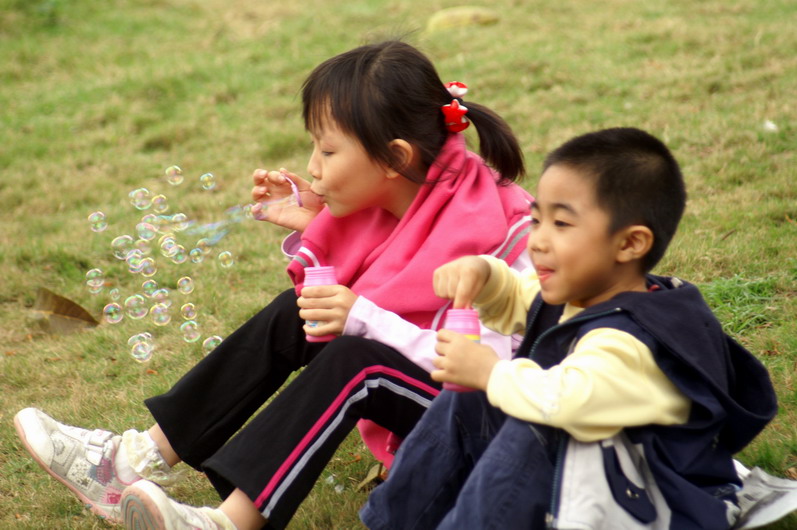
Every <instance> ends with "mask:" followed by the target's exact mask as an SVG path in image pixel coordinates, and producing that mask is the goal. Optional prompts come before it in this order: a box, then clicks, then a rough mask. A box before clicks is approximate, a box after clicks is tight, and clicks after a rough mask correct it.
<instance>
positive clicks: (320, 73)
mask: <svg viewBox="0 0 797 530" xmlns="http://www.w3.org/2000/svg"><path fill="white" fill-rule="evenodd" d="M451 99H452V97H451V95H450V94H449V92H448V90H447V89H446V88H445V86H443V82H442V81H441V80H440V77H439V75H438V74H437V71H436V70H435V68H434V66H433V65H432V63H431V61H430V60H429V59H428V58H427V57H426V56H425V55H424V54H422V53H421V52H420V51H418V50H417V49H416V48H414V47H412V46H410V45H409V44H406V43H404V42H402V41H398V40H390V41H385V42H382V43H379V44H369V45H365V46H360V47H358V48H355V49H353V50H350V51H348V52H345V53H342V54H340V55H337V56H335V57H332V58H331V59H328V60H326V61H324V62H323V63H321V64H320V65H319V66H317V67H316V68H315V69H314V70H313V72H312V73H311V74H310V76H309V77H308V78H307V80H305V82H304V85H303V86H302V116H303V117H304V123H305V128H306V129H307V130H308V131H319V130H321V129H322V128H323V125H324V120H325V119H326V118H327V117H331V118H332V119H333V120H335V123H336V124H337V126H338V127H340V129H341V130H342V131H344V132H346V133H347V134H350V135H352V136H354V137H355V138H357V139H358V140H359V141H360V143H361V144H362V145H363V147H364V148H365V151H366V152H367V153H368V154H369V156H370V157H371V158H372V159H373V160H375V161H376V162H379V163H382V164H384V165H385V166H387V167H391V168H393V169H395V170H397V171H398V172H399V173H401V174H402V175H404V176H405V177H406V178H408V179H410V180H412V181H414V182H424V181H425V178H426V174H425V173H426V170H428V168H429V167H431V165H432V163H433V162H434V160H435V158H436V157H437V155H438V153H439V152H440V150H441V149H442V147H443V144H444V143H445V141H446V137H447V135H448V134H449V133H448V131H447V129H446V127H445V123H444V118H443V113H442V111H441V110H440V108H441V107H442V106H443V105H446V104H449V103H451ZM463 104H464V105H465V106H466V107H467V108H468V113H467V118H468V119H469V120H470V121H471V122H472V123H473V125H474V126H476V129H477V131H478V134H479V144H480V145H479V152H480V154H481V156H482V158H484V160H485V161H486V162H487V163H488V164H489V165H490V166H491V167H492V168H494V169H495V170H496V171H497V172H498V174H499V175H500V178H501V181H503V182H510V181H514V180H516V179H518V178H520V177H522V176H523V175H524V173H525V169H524V165H523V154H522V152H521V150H520V146H519V144H518V141H517V138H515V135H514V134H513V133H512V130H511V129H510V127H509V125H508V124H507V123H506V122H505V121H504V120H503V119H502V118H500V117H499V116H498V115H497V114H495V113H494V112H493V111H491V110H489V109H488V108H486V107H484V106H482V105H479V104H477V103H473V102H471V101H467V102H463ZM395 139H403V140H406V141H407V142H409V143H410V144H412V145H413V146H415V147H416V148H417V149H418V150H419V154H420V158H421V164H422V167H423V174H418V172H417V171H416V172H413V171H412V169H411V168H409V167H407V164H406V163H405V162H404V161H402V160H398V159H397V158H396V155H395V154H394V153H393V152H392V151H391V149H390V147H389V143H390V142H391V141H392V140H395Z"/></svg>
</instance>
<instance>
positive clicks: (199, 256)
mask: <svg viewBox="0 0 797 530" xmlns="http://www.w3.org/2000/svg"><path fill="white" fill-rule="evenodd" d="M188 256H189V257H190V258H191V262H192V263H202V260H203V259H205V255H204V253H203V252H202V249H201V248H192V249H191V252H189V253H188Z"/></svg>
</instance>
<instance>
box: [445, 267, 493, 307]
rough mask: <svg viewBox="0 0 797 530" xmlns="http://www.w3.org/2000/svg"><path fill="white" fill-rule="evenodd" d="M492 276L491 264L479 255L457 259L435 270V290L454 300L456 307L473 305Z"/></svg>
mask: <svg viewBox="0 0 797 530" xmlns="http://www.w3.org/2000/svg"><path fill="white" fill-rule="evenodd" d="M489 278H490V264H489V263H487V261H485V260H484V259H482V258H480V257H478V256H465V257H464V258H459V259H455V260H454V261H451V262H449V263H446V264H445V265H442V266H440V267H438V268H437V269H436V270H435V271H434V278H433V280H432V281H433V285H434V292H435V294H436V295H437V296H439V297H440V298H447V299H449V300H453V301H454V303H453V307H454V308H455V309H462V308H466V307H471V306H472V305H473V301H474V300H475V299H476V296H477V295H478V294H479V293H480V292H481V290H482V288H483V287H484V285H485V284H486V283H487V280H488V279H489Z"/></svg>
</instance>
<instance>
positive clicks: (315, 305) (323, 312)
mask: <svg viewBox="0 0 797 530" xmlns="http://www.w3.org/2000/svg"><path fill="white" fill-rule="evenodd" d="M355 301H357V295H356V294H354V292H352V290H351V289H349V288H348V287H344V286H343V285H314V286H311V287H303V288H302V295H301V296H300V297H299V299H298V300H297V304H298V305H299V308H300V310H299V317H301V318H302V319H304V320H310V321H316V322H318V323H319V325H318V326H315V327H309V326H307V325H305V326H304V331H305V333H307V334H308V335H315V336H319V337H320V336H322V335H330V334H335V335H340V334H342V333H343V328H344V326H345V325H346V319H347V318H348V317H349V311H351V307H352V306H353V305H354V302H355Z"/></svg>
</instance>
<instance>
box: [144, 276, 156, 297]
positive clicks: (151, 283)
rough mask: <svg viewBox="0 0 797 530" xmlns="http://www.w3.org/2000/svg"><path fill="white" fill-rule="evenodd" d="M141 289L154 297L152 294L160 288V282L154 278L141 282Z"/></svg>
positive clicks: (148, 295)
mask: <svg viewBox="0 0 797 530" xmlns="http://www.w3.org/2000/svg"><path fill="white" fill-rule="evenodd" d="M141 290H142V291H144V294H145V295H147V297H148V298H152V295H153V294H154V293H155V291H157V290H158V282H156V281H155V280H153V279H149V280H146V281H144V283H142V284H141Z"/></svg>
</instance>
